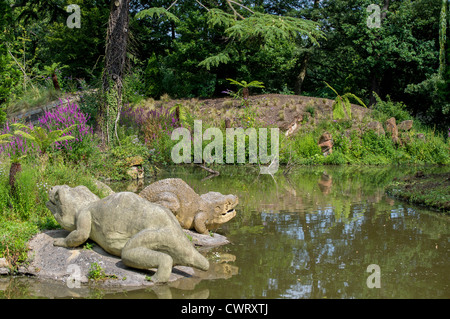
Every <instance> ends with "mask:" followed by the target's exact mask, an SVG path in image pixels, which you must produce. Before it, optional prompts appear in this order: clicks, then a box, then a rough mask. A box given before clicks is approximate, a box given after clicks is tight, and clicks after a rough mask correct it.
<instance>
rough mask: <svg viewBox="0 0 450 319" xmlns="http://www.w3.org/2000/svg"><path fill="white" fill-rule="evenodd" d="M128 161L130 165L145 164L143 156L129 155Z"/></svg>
mask: <svg viewBox="0 0 450 319" xmlns="http://www.w3.org/2000/svg"><path fill="white" fill-rule="evenodd" d="M126 161H127V164H128V165H129V166H142V164H144V159H143V158H142V157H141V156H133V157H128V158H127V159H126Z"/></svg>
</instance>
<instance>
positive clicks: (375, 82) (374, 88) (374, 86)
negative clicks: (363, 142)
mask: <svg viewBox="0 0 450 319" xmlns="http://www.w3.org/2000/svg"><path fill="white" fill-rule="evenodd" d="M389 1H390V0H384V5H383V8H382V9H381V17H380V22H381V26H383V21H384V19H386V16H387V12H388V10H389ZM379 58H381V57H379ZM375 68H376V67H375ZM380 82H381V79H380V77H379V75H378V74H376V71H374V72H373V74H372V83H371V90H370V101H369V106H372V105H375V104H376V103H377V100H376V97H375V94H374V93H376V94H377V95H378V96H379V95H380Z"/></svg>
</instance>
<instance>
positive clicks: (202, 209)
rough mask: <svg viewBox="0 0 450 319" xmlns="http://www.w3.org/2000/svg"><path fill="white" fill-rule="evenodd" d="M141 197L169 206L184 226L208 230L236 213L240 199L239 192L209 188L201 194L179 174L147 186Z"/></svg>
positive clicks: (206, 231) (200, 230) (205, 232)
mask: <svg viewBox="0 0 450 319" xmlns="http://www.w3.org/2000/svg"><path fill="white" fill-rule="evenodd" d="M139 195H140V196H141V197H143V198H145V199H147V200H148V201H150V202H152V203H156V204H159V205H162V206H164V207H167V208H169V209H170V210H171V211H172V212H173V213H174V215H175V216H176V218H177V219H178V221H179V222H180V225H181V227H183V228H185V229H195V230H196V231H197V232H198V233H200V234H208V232H209V230H214V229H215V228H217V227H219V226H220V225H222V224H224V223H226V222H227V221H229V220H230V219H232V218H233V217H234V216H236V211H235V210H234V207H236V205H237V204H238V203H239V200H238V198H237V196H234V195H222V194H221V193H218V192H209V193H206V194H203V195H198V194H197V193H196V192H195V191H194V190H193V189H192V188H191V187H190V186H189V185H188V184H187V183H186V182H184V181H183V180H182V179H180V178H167V179H163V180H160V181H157V182H155V183H152V184H150V185H149V186H147V187H146V188H144V189H143V190H142V191H141V192H140V194H139Z"/></svg>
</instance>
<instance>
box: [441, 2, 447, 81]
mask: <svg viewBox="0 0 450 319" xmlns="http://www.w3.org/2000/svg"><path fill="white" fill-rule="evenodd" d="M447 1H448V0H442V9H441V17H440V25H439V78H441V79H443V78H444V71H445V45H446V42H447V34H446V33H447V24H448V22H447V11H448V7H447V6H448V2H447Z"/></svg>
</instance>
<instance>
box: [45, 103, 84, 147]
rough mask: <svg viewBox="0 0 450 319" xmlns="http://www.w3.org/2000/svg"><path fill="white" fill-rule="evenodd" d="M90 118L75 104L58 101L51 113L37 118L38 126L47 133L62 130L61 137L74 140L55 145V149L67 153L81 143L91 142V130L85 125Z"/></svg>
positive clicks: (58, 142)
mask: <svg viewBox="0 0 450 319" xmlns="http://www.w3.org/2000/svg"><path fill="white" fill-rule="evenodd" d="M89 118H90V116H89V115H88V114H85V113H83V112H81V110H80V108H79V106H78V105H77V104H75V103H70V101H69V100H68V102H67V104H65V103H63V101H62V100H60V105H59V106H58V107H56V108H55V109H53V110H51V111H46V112H45V114H44V115H43V116H42V117H40V118H39V120H38V121H39V125H40V126H41V127H44V128H46V129H47V130H48V131H49V132H52V131H55V130H62V131H64V134H63V135H62V136H68V135H71V136H73V137H74V138H73V139H69V140H61V141H57V142H56V143H55V147H56V149H59V150H64V151H67V152H70V151H73V150H74V148H77V147H79V146H80V145H82V144H83V142H92V139H93V130H92V128H91V127H90V126H89V125H88V124H87V122H88V121H89Z"/></svg>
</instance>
